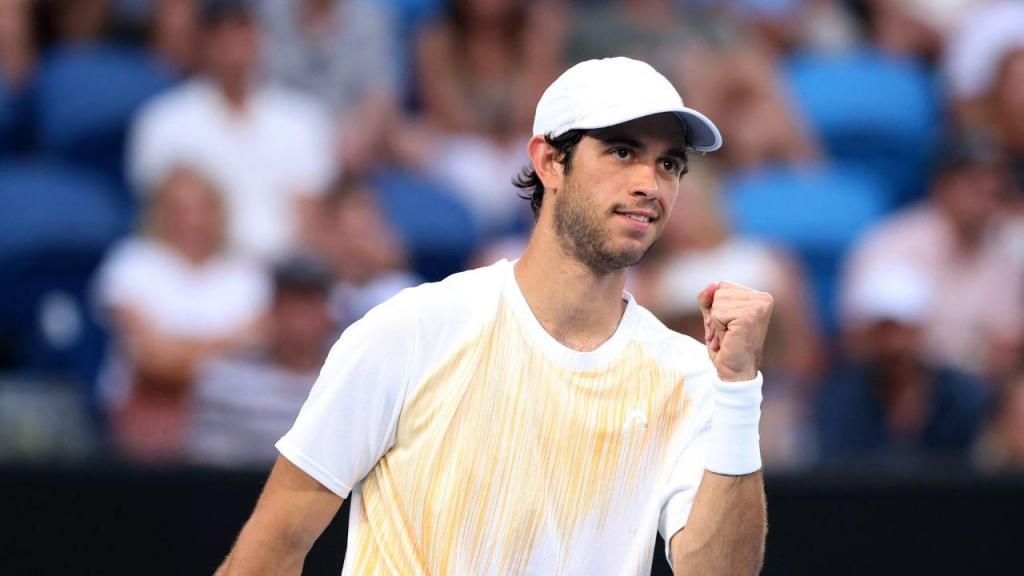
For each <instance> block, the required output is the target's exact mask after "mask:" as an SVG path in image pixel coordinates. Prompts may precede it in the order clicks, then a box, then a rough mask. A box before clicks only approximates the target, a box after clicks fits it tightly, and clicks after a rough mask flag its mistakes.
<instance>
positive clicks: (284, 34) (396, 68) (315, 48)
mask: <svg viewBox="0 0 1024 576" xmlns="http://www.w3.org/2000/svg"><path fill="white" fill-rule="evenodd" d="M257 7H258V12H259V14H260V19H261V22H262V25H263V30H264V39H265V42H266V47H267V49H266V50H264V51H263V57H264V64H265V68H266V72H267V76H268V78H269V79H270V80H271V81H273V82H275V83H279V84H282V85H285V86H289V87H292V88H296V89H299V90H303V91H305V92H306V93H308V94H311V95H313V96H315V97H316V98H318V99H319V100H320V101H321V102H322V103H323V104H324V105H325V106H327V107H328V108H329V109H330V111H331V113H332V115H333V116H334V118H335V121H336V123H337V125H338V126H339V133H340V134H341V154H342V162H343V164H344V166H345V170H346V172H357V173H365V172H366V171H367V170H369V169H371V168H373V166H374V164H375V162H376V161H377V160H378V159H379V158H380V157H382V156H386V153H387V149H386V146H387V137H388V135H389V134H390V133H391V131H392V130H393V129H394V128H395V126H394V124H395V123H396V121H397V120H398V119H400V118H401V114H400V98H401V87H400V82H401V81H402V79H403V77H404V74H403V70H402V68H403V67H402V62H403V53H402V46H401V44H400V43H399V38H400V35H399V32H398V30H397V27H398V26H397V24H398V22H397V19H396V18H395V14H394V10H393V9H392V7H391V6H390V4H389V3H387V2H375V1H372V0H260V1H259V2H258V3H257Z"/></svg>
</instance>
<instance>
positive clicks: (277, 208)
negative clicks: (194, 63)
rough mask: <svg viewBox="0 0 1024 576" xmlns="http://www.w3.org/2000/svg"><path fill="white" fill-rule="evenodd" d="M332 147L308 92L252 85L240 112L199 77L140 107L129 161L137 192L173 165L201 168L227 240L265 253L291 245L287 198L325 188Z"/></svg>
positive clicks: (328, 128) (323, 116)
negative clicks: (223, 218) (218, 198)
mask: <svg viewBox="0 0 1024 576" xmlns="http://www.w3.org/2000/svg"><path fill="white" fill-rule="evenodd" d="M334 152H335V149H334V144H333V136H332V123H331V120H330V118H329V116H328V114H327V112H326V110H325V109H324V108H323V107H322V106H320V105H319V104H318V103H317V102H316V101H315V100H313V99H312V98H309V97H306V96H304V95H302V94H300V93H297V92H293V91H290V90H286V89H282V88H270V87H260V88H254V89H253V90H252V94H251V96H250V100H249V102H248V104H247V107H246V110H245V112H244V113H242V114H239V113H238V112H237V111H235V110H233V109H231V108H230V107H229V105H228V103H227V101H226V100H225V98H224V96H223V94H222V93H221V92H220V90H218V89H217V87H216V86H214V85H213V84H212V83H211V82H209V81H206V80H203V79H197V80H193V81H191V82H188V83H187V84H184V85H182V86H181V87H179V88H176V89H174V90H172V91H170V92H168V93H167V94H165V95H163V96H161V97H159V98H157V99H155V100H154V101H153V102H151V103H149V104H147V105H146V107H145V108H144V109H143V110H142V112H141V114H140V115H139V118H138V120H137V121H136V123H135V125H134V126H133V129H132V138H131V145H130V150H129V162H128V165H129V166H128V167H129V171H130V174H131V177H132V180H133V183H134V184H135V186H136V187H137V188H138V189H139V190H140V191H141V192H147V191H150V190H152V188H153V187H154V186H156V185H158V184H159V182H160V181H161V180H162V179H163V178H165V177H166V176H167V174H168V172H169V171H170V170H172V169H174V168H176V167H178V166H186V167H190V168H196V169H199V170H200V171H201V172H202V173H203V174H205V175H207V176H208V177H210V178H212V179H213V180H214V182H215V183H216V184H217V185H218V186H219V188H220V190H221V193H222V194H224V200H225V205H226V208H227V215H228V235H229V237H230V240H231V242H232V243H233V245H234V246H235V247H236V248H240V249H242V250H243V251H245V252H247V253H249V254H252V255H256V256H259V257H263V258H268V259H269V258H275V257H278V256H281V255H282V254H285V253H287V252H288V251H289V249H290V248H291V247H292V246H293V242H294V234H295V224H296V222H295V214H294V211H293V209H292V205H293V201H294V200H295V199H296V198H297V197H302V196H316V195H320V194H322V193H323V192H324V191H325V189H326V187H327V185H328V184H330V181H331V179H332V178H334V176H335V170H336V166H335V163H334V158H335V154H334Z"/></svg>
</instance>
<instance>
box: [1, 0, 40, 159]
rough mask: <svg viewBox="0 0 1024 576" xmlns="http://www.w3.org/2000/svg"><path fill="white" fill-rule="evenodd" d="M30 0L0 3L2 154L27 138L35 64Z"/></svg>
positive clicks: (21, 143) (15, 147) (18, 146)
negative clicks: (29, 104)
mask: <svg viewBox="0 0 1024 576" xmlns="http://www.w3.org/2000/svg"><path fill="white" fill-rule="evenodd" d="M31 7H32V4H31V2H30V0H4V1H2V2H0V155H3V154H4V153H7V152H10V151H12V150H15V149H18V148H21V147H23V146H24V145H25V140H27V136H26V135H27V133H28V126H27V125H26V124H27V116H28V114H26V113H25V112H26V108H27V104H28V102H27V98H26V94H27V89H26V88H27V86H28V83H29V81H30V79H31V76H32V73H33V71H34V70H35V65H36V51H35V38H34V31H33V27H32V19H31Z"/></svg>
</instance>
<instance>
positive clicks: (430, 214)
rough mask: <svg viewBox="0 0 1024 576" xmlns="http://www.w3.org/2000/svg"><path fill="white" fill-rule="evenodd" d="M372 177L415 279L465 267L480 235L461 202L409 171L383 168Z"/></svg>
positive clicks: (447, 273) (434, 277)
mask: <svg viewBox="0 0 1024 576" xmlns="http://www.w3.org/2000/svg"><path fill="white" fill-rule="evenodd" d="M373 181H374V186H375V187H376V189H377V193H378V195H379V198H380V200H381V204H382V206H383V207H384V211H385V212H386V214H387V215H388V217H389V218H390V220H391V222H392V223H393V224H394V225H395V227H396V228H397V229H398V232H399V234H400V235H401V236H402V239H403V240H404V241H405V245H406V247H407V248H408V250H409V253H410V255H411V256H412V260H413V262H412V263H413V267H414V268H415V270H416V273H417V274H419V275H420V277H422V278H424V279H425V280H428V281H433V280H440V279H442V278H444V277H445V276H448V275H449V274H452V273H454V272H458V271H460V270H463V269H465V266H466V264H467V262H468V261H469V257H470V256H471V255H472V253H473V251H474V250H475V249H476V248H477V241H478V238H479V237H478V232H477V230H475V227H474V224H473V217H472V215H471V214H470V213H469V211H468V210H467V209H466V208H465V207H464V206H463V205H462V204H460V203H459V202H458V201H457V200H455V199H454V198H453V197H452V195H451V194H448V193H446V192H445V191H444V190H443V189H441V188H440V186H439V185H438V184H436V183H434V182H431V181H430V180H428V179H426V178H425V177H422V176H419V175H416V174H412V173H409V172H404V171H400V170H386V171H382V172H380V173H379V174H377V175H376V176H375V177H374V178H373Z"/></svg>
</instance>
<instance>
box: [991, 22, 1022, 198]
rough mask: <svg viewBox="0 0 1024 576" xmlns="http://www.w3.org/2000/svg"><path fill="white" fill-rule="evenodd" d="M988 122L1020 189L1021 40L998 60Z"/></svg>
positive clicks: (1019, 190)
mask: <svg viewBox="0 0 1024 576" xmlns="http://www.w3.org/2000/svg"><path fill="white" fill-rule="evenodd" d="M987 104H988V108H989V118H990V119H989V122H990V125H991V126H992V128H993V129H994V132H995V134H996V136H997V137H998V138H999V142H1000V144H1001V145H1002V147H1003V149H1004V150H1006V152H1007V153H1008V154H1009V156H1010V168H1011V171H1012V174H1013V180H1014V184H1015V187H1016V189H1017V191H1018V192H1024V40H1022V41H1021V46H1020V47H1018V48H1016V49H1014V50H1012V51H1009V52H1007V53H1006V54H1004V55H1003V57H1002V58H1001V59H1000V60H999V67H998V71H997V74H996V81H995V85H994V86H993V89H992V92H991V94H990V95H989V97H988V103H987Z"/></svg>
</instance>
